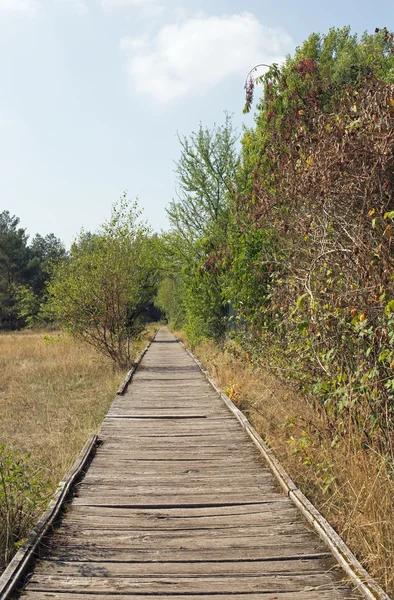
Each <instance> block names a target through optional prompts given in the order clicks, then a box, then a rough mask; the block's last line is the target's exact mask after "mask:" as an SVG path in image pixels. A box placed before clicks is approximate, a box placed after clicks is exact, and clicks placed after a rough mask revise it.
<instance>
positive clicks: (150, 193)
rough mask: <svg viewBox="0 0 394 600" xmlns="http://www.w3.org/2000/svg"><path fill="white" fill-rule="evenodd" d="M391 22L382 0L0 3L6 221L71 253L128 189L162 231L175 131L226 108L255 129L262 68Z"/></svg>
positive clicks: (1, 182) (393, 13) (175, 153)
mask: <svg viewBox="0 0 394 600" xmlns="http://www.w3.org/2000/svg"><path fill="white" fill-rule="evenodd" d="M393 17H394V9H393V5H392V3H391V2H388V1H378V2H375V3H371V2H366V1H364V0H362V1H358V2H355V1H354V2H353V1H346V0H343V1H342V2H340V1H339V0H333V1H332V2H330V3H328V2H324V3H323V2H316V1H313V2H312V1H310V0H304V1H302V0H300V2H294V1H290V0H277V1H276V2H268V1H265V0H261V1H254V0H250V1H248V0H245V1H238V0H233V1H227V2H226V1H224V0H214V1H210V2H208V1H205V2H204V1H202V2H196V1H194V0H188V1H187V2H185V0H183V1H182V0H179V1H177V0H0V45H1V50H0V77H1V93H0V161H1V163H0V164H1V177H0V194H1V195H0V197H1V204H0V211H1V210H5V209H7V210H9V211H10V212H11V213H13V214H16V215H17V216H19V217H20V219H21V224H22V225H23V226H24V227H27V229H28V231H29V233H31V234H34V233H36V232H39V233H41V234H46V233H49V232H53V233H55V234H56V235H57V236H59V237H60V238H62V239H63V240H64V241H65V243H66V244H67V245H69V244H70V243H71V241H72V239H73V237H74V236H75V235H76V234H77V233H78V231H79V230H80V228H81V227H82V226H84V228H85V229H88V230H95V229H96V228H97V226H98V225H99V224H100V223H102V222H103V221H104V220H105V219H106V218H107V217H108V216H109V213H110V208H111V204H112V203H113V202H114V201H116V200H117V198H118V197H119V196H120V195H121V194H122V192H123V191H124V190H127V191H128V193H129V195H130V197H131V198H135V197H138V198H139V201H140V204H141V206H142V207H143V208H144V211H145V216H146V217H147V219H148V220H149V222H150V223H151V224H152V226H153V227H154V229H156V230H160V229H166V228H167V227H168V223H167V219H166V214H165V207H166V205H167V204H168V203H169V202H170V201H171V199H172V198H173V197H174V195H175V192H174V189H175V186H174V183H175V182H174V172H173V171H174V161H175V160H176V159H177V158H178V157H179V142H178V140H177V132H179V133H181V134H185V135H188V134H189V133H190V132H191V131H193V130H194V129H196V128H197V127H198V125H199V123H200V122H202V123H203V124H204V125H207V126H212V125H213V123H218V124H220V123H222V122H223V118H224V114H223V113H224V111H229V112H230V113H233V114H234V123H235V124H236V125H237V126H238V127H241V125H242V123H243V122H244V123H246V124H247V125H250V124H251V123H252V121H253V117H252V116H251V115H249V116H246V117H245V116H244V115H243V114H242V108H243V103H244V91H243V84H244V79H245V75H246V73H247V71H248V70H249V68H251V67H252V66H253V65H254V64H256V63H260V62H266V63H272V62H278V61H280V60H281V59H282V58H283V57H284V56H285V55H286V53H288V52H292V51H293V50H294V48H295V46H296V45H298V44H300V43H301V42H302V41H303V40H304V39H305V38H306V37H307V36H308V35H309V34H310V33H311V32H313V31H321V32H326V31H327V30H328V29H329V27H331V26H338V27H341V26H343V25H347V24H349V25H351V27H352V30H353V31H355V32H360V33H361V32H362V31H364V30H366V29H367V30H369V31H373V30H374V28H375V27H377V26H378V27H384V26H386V27H388V28H389V29H392V28H393V25H394V24H393Z"/></svg>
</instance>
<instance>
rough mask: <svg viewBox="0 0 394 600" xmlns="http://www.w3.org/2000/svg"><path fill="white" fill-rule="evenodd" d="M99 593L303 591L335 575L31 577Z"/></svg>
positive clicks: (40, 583) (326, 586)
mask: <svg viewBox="0 0 394 600" xmlns="http://www.w3.org/2000/svg"><path fill="white" fill-rule="evenodd" d="M92 588H94V591H95V592H96V593H97V594H103V593H106V594H116V593H119V592H122V593H125V594H133V593H134V594H136V593H141V592H144V593H145V594H148V593H149V594H160V593H166V594H167V595H168V594H179V593H182V594H191V593H194V594H203V593H205V594H207V593H209V594H215V593H216V594H217V593H219V594H225V593H226V594H236V593H238V594H246V593H248V594H249V593H251V594H253V593H255V592H260V591H262V590H263V591H265V590H267V591H268V590H269V591H270V592H271V593H273V594H275V593H276V592H285V591H289V590H291V591H293V592H301V591H308V590H310V589H311V588H312V589H313V588H314V589H315V590H319V591H321V590H334V589H335V588H334V584H333V578H332V576H331V574H326V573H308V574H307V575H305V574H300V575H297V574H293V573H286V574H279V573H278V574H275V575H271V574H268V575H265V574H259V575H257V576H253V575H251V574H248V575H247V576H243V575H241V574H237V576H236V577H231V576H227V577H218V576H217V577H209V576H200V577H192V578H187V577H180V576H177V577H170V576H168V577H154V578H153V577H150V576H148V577H143V576H140V577H136V578H133V577H124V578H123V577H111V578H109V577H103V576H99V575H98V574H97V575H96V576H95V577H89V576H87V575H85V576H82V577H81V576H79V577H78V576H76V575H73V576H71V577H61V576H56V575H41V574H39V573H34V574H33V575H32V577H31V579H30V581H29V589H30V590H36V591H45V592H47V591H62V590H63V591H72V592H74V593H75V592H79V593H86V592H89V591H91V590H92Z"/></svg>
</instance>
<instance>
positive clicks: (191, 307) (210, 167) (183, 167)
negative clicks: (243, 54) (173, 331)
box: [167, 115, 239, 342]
mask: <svg viewBox="0 0 394 600" xmlns="http://www.w3.org/2000/svg"><path fill="white" fill-rule="evenodd" d="M180 143H181V156H180V159H179V161H178V162H177V165H176V171H175V172H176V175H177V184H178V199H177V200H174V201H173V202H171V204H170V206H169V208H168V209H167V213H168V216H169V220H170V223H171V235H170V236H169V239H168V244H169V248H170V252H172V254H173V257H174V263H175V265H176V266H177V267H178V274H177V277H178V280H177V282H176V286H177V287H178V288H179V286H180V281H181V282H182V284H181V288H182V294H183V302H182V311H183V313H182V314H183V315H184V326H185V330H186V333H187V335H188V336H189V338H190V339H191V340H193V341H194V342H197V341H198V340H199V339H202V338H205V337H221V336H222V335H223V333H224V331H225V323H226V309H225V304H224V301H223V294H222V281H221V280H222V270H221V260H222V255H223V252H224V249H225V246H226V243H227V235H228V228H229V223H230V219H231V204H232V200H233V191H234V190H233V180H234V176H235V173H236V171H237V169H238V164H239V160H238V154H237V148H236V144H237V135H236V133H235V132H234V130H233V127H232V123H231V118H230V117H229V116H228V115H226V118H225V122H224V125H222V126H215V127H213V129H208V128H204V127H202V126H200V128H199V129H198V131H197V132H193V133H192V134H191V136H190V137H189V138H186V137H182V138H180ZM174 270H175V272H176V269H174ZM179 271H180V272H181V273H180V275H179ZM179 277H180V280H179ZM167 285H168V284H167ZM173 285H175V283H173ZM180 312H181V311H180Z"/></svg>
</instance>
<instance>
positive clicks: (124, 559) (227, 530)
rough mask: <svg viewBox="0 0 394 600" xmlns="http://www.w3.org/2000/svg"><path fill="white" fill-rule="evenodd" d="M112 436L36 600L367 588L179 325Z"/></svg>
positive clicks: (59, 532)
mask: <svg viewBox="0 0 394 600" xmlns="http://www.w3.org/2000/svg"><path fill="white" fill-rule="evenodd" d="M99 440H100V444H99V446H98V448H97V451H96V453H95V455H94V458H93V460H92V462H91V464H90V466H89V468H88V470H87V473H86V475H85V476H84V477H83V479H82V481H81V482H80V483H79V484H78V486H77V488H76V490H75V495H74V498H73V500H72V503H71V504H70V506H69V507H68V508H67V510H66V511H65V513H64V515H63V517H62V519H61V521H60V523H59V525H58V526H57V527H56V529H55V531H54V532H53V533H52V534H51V535H50V536H49V537H48V538H47V539H46V540H45V543H44V545H41V548H40V552H39V559H38V560H37V562H36V563H35V566H34V569H33V570H32V572H31V573H30V575H29V576H28V578H27V583H26V586H25V589H24V591H23V593H22V597H23V599H24V600H49V599H53V600H93V599H96V598H97V599H98V600H144V599H146V600H147V599H150V600H152V599H153V598H156V599H159V600H170V599H172V598H173V599H176V600H230V599H231V600H248V599H253V600H334V599H335V600H336V599H338V600H339V599H341V600H343V599H351V598H359V596H358V594H357V593H356V592H355V591H354V589H353V588H352V587H351V585H350V584H348V583H346V577H345V574H344V572H342V571H341V569H340V568H339V567H338V565H337V564H336V561H335V559H334V557H333V556H332V554H330V552H329V550H328V548H327V547H325V545H324V544H323V543H322V542H321V541H320V539H319V537H318V536H317V535H316V533H315V532H314V531H313V530H312V529H311V528H310V526H309V525H308V523H307V521H306V520H305V519H304V517H303V516H302V515H301V513H300V512H299V511H298V509H297V508H296V507H295V506H294V504H293V503H292V502H291V500H290V499H289V498H287V497H286V496H285V495H284V494H283V492H282V491H281V489H280V487H279V485H278V484H277V483H276V480H275V478H274V476H273V475H272V472H271V471H270V470H269V468H268V467H267V465H266V464H265V463H264V461H263V459H262V458H261V455H260V453H259V452H258V450H257V448H256V447H255V445H254V444H253V443H252V442H251V440H250V439H249V437H248V436H247V434H246V433H245V432H244V430H243V429H242V427H241V426H240V424H239V423H238V421H237V420H236V419H235V417H234V416H233V415H232V414H231V412H230V411H229V410H228V408H227V407H226V405H225V404H224V402H223V401H222V400H221V399H220V397H219V396H218V394H217V393H216V392H215V390H214V389H213V388H212V386H211V385H210V383H209V382H208V381H207V380H206V378H205V377H204V376H203V374H202V373H201V371H200V370H199V368H198V366H197V365H196V363H195V362H194V361H193V359H192V358H191V357H190V356H189V354H188V353H187V352H186V351H185V350H184V349H183V348H182V347H181V346H180V345H179V344H178V343H177V341H176V339H175V338H174V336H173V335H172V334H171V333H170V332H169V331H168V330H167V329H166V328H161V329H160V330H159V332H158V334H157V336H156V338H155V340H154V341H153V343H152V345H151V346H150V348H149V350H148V352H147V353H146V354H145V357H144V358H143V360H142V362H141V363H140V365H139V367H138V369H137V371H136V373H135V375H134V378H133V380H132V382H131V384H130V385H129V387H128V390H127V392H126V394H125V395H124V396H119V397H117V399H116V400H115V402H114V404H113V405H112V407H111V409H110V411H109V412H108V414H107V416H106V418H105V420H104V423H103V426H102V428H101V430H100V433H99Z"/></svg>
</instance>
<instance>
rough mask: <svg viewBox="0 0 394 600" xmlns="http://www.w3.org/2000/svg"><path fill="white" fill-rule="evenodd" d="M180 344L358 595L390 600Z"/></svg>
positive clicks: (213, 381) (191, 355)
mask: <svg viewBox="0 0 394 600" xmlns="http://www.w3.org/2000/svg"><path fill="white" fill-rule="evenodd" d="M177 341H178V343H179V344H180V345H181V346H182V348H184V350H185V351H186V352H187V353H188V354H189V356H190V357H191V358H192V359H193V360H194V362H195V363H196V364H197V366H198V367H199V369H200V370H201V372H202V373H203V375H204V376H205V377H206V379H207V380H208V381H209V383H210V384H211V385H212V387H213V388H214V390H215V391H216V392H217V393H218V395H219V396H220V398H221V399H222V400H223V402H224V403H225V404H226V405H227V407H228V408H229V410H230V411H231V412H232V413H233V415H234V416H235V417H236V418H237V420H238V421H239V422H240V424H241V425H242V427H243V429H245V431H246V432H247V434H248V435H249V437H250V438H251V440H252V441H253V442H254V444H255V445H256V446H257V448H258V450H259V451H260V453H261V454H262V455H263V457H264V459H265V460H266V462H267V463H268V465H269V467H270V469H271V470H272V472H273V474H274V475H275V477H276V479H277V481H278V483H279V484H280V485H281V487H282V488H283V490H284V491H285V493H286V495H287V496H288V497H289V498H290V500H292V502H293V503H294V504H295V505H296V507H297V508H298V510H299V511H300V512H301V513H302V514H303V515H304V517H305V518H306V519H307V521H308V522H309V523H310V524H311V525H312V527H313V528H314V530H315V531H316V533H317V534H318V536H319V537H320V539H321V540H322V541H323V542H324V543H325V544H326V545H327V546H328V547H329V548H330V550H331V552H332V554H333V555H334V556H335V558H336V560H337V561H338V563H339V564H340V566H341V567H342V569H343V570H344V571H345V572H346V574H347V575H348V576H349V577H350V579H351V581H352V582H353V583H354V584H355V586H356V587H357V589H358V590H359V592H360V593H361V594H362V595H363V596H364V597H365V598H367V599H368V600H390V597H389V596H388V595H387V594H386V592H385V591H384V590H383V589H382V588H381V587H380V585H379V584H378V583H376V581H375V580H374V579H373V578H372V577H371V575H370V574H369V573H368V571H366V569H364V567H363V566H362V565H361V563H360V562H359V561H358V560H357V558H356V557H355V556H354V554H353V552H351V550H350V549H349V548H348V546H347V545H346V544H345V542H344V541H343V540H342V538H341V537H340V536H339V535H338V534H337V532H336V531H335V530H334V529H333V528H332V527H331V525H330V524H329V522H328V521H327V520H326V519H325V518H324V517H323V515H322V514H321V513H320V512H319V511H318V510H317V508H316V507H315V506H314V505H313V504H312V503H311V502H310V501H309V500H308V498H307V497H306V496H305V495H304V494H303V493H302V491H301V490H300V489H299V488H298V487H297V486H296V484H295V483H294V481H293V480H292V479H291V477H290V476H289V475H288V473H287V472H286V470H285V469H284V467H283V466H282V464H281V463H280V462H279V460H278V459H277V458H276V457H275V455H274V453H273V452H272V450H271V448H269V446H267V444H266V443H265V442H264V440H263V439H262V438H261V436H260V435H259V434H258V433H257V431H256V430H255V428H254V427H253V426H252V425H251V424H250V422H249V421H248V419H247V418H246V417H245V415H244V414H243V412H241V411H240V410H239V408H237V407H236V406H235V404H234V403H233V401H232V400H230V398H229V397H228V396H227V395H226V394H225V393H224V392H223V390H222V389H221V388H220V387H219V385H218V384H217V383H216V381H215V380H214V379H212V377H211V376H210V374H209V372H208V371H207V369H205V367H204V366H203V365H202V364H201V362H200V361H199V360H198V358H197V357H196V356H194V354H193V353H192V352H191V351H190V350H189V349H188V348H187V347H186V346H185V344H184V343H183V342H182V341H181V340H179V339H178V338H177ZM0 600H1V598H0Z"/></svg>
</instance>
